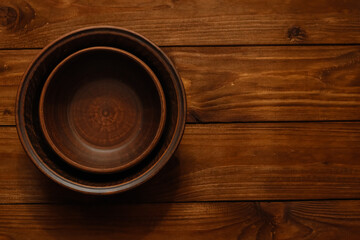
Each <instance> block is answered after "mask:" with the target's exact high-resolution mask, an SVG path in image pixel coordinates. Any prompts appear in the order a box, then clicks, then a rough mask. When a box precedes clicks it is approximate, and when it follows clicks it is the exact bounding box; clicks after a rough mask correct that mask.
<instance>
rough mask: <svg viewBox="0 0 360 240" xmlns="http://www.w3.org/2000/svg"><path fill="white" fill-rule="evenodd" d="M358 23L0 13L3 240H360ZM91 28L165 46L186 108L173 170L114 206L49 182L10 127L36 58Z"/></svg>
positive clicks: (130, 5) (30, 0)
mask: <svg viewBox="0 0 360 240" xmlns="http://www.w3.org/2000/svg"><path fill="white" fill-rule="evenodd" d="M359 16H360V1H358V0H340V1H338V0H330V1H329V0H313V1H302V0H289V1H283V0H272V1H266V0H255V1H248V0H240V1H231V0H227V1H216V0H208V1H204V0H181V1H176V0H157V1H148V0H134V1H129V0H113V1H108V0H99V1H87V0H74V1H53V0H0V49H2V50H0V240H5V239H6V240H10V239H11V240H14V239H20V240H21V239H99V238H101V239H119V238H122V239H151V240H153V239H261V240H262V239H264V240H267V239H324V240H325V239H326V240H328V239H358V238H359V236H360V230H359V229H360V219H359V216H360V177H359V176H360V161H359V160H360V111H359V110H360V17H359ZM92 25H115V26H120V27H126V28H129V29H131V30H134V31H137V32H139V33H140V34H143V35H145V36H146V37H148V38H150V39H151V40H153V41H154V42H155V43H156V44H158V45H160V46H162V48H163V50H165V52H166V53H167V54H168V55H169V56H170V58H171V59H172V60H173V61H174V63H175V65H176V67H177V69H178V70H179V73H180V75H181V77H182V81H183V83H184V85H185V89H186V93H187V101H188V118H187V122H188V123H189V124H188V125H187V127H186V131H185V135H184V138H183V141H182V142H181V145H180V147H179V149H178V151H177V152H176V154H175V156H174V157H173V159H172V160H171V161H170V162H169V163H168V164H167V166H166V167H165V168H164V169H163V170H162V171H161V172H160V173H159V174H158V175H157V176H155V177H154V179H152V180H150V181H149V182H148V183H146V184H144V185H143V186H141V187H139V188H137V189H135V190H132V191H130V192H128V193H125V194H120V195H117V196H112V197H89V196H85V195H82V194H79V193H75V192H71V191H69V190H67V189H64V188H62V187H61V186H58V185H57V184H55V183H53V182H51V181H50V180H48V179H47V178H46V177H45V176H43V175H42V174H41V173H40V172H39V171H38V170H37V169H36V168H35V166H34V165H33V164H32V163H31V161H30V160H29V159H28V158H27V156H26V154H25V152H24V151H23V149H22V147H21V145H20V142H19V140H18V137H17V134H16V130H15V127H14V124H15V121H14V105H15V96H16V91H17V87H18V85H19V82H20V79H21V76H22V74H23V73H24V71H25V69H26V67H27V66H28V65H29V63H30V62H31V60H32V59H33V58H34V57H35V55H36V54H37V53H38V52H39V48H42V47H44V46H45V45H46V44H48V43H49V42H50V41H51V40H53V39H56V38H57V37H59V36H60V35H62V34H64V33H67V32H68V31H71V30H75V29H78V28H81V27H85V26H92ZM34 48H37V49H34ZM241 122H248V123H241ZM193 123H197V124H193ZM211 123H216V124H211ZM335 199H336V200H335ZM284 200H286V201H284ZM308 200H314V201H308ZM269 201H270V202H269Z"/></svg>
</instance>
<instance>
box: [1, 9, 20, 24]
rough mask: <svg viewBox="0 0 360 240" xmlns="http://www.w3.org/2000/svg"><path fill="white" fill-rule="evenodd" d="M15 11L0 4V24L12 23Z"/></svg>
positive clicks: (14, 19) (14, 20)
mask: <svg viewBox="0 0 360 240" xmlns="http://www.w3.org/2000/svg"><path fill="white" fill-rule="evenodd" d="M16 19H17V12H16V10H15V9H14V8H12V7H5V6H0V24H1V25H2V26H4V27H6V26H11V25H14V24H15V22H16Z"/></svg>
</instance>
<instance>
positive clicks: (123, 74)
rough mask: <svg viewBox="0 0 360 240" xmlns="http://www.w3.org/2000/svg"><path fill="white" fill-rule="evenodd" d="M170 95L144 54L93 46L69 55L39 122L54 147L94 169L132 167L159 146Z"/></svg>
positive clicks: (49, 87)
mask: <svg viewBox="0 0 360 240" xmlns="http://www.w3.org/2000/svg"><path fill="white" fill-rule="evenodd" d="M165 109H166V106H165V96H164V93H163V91H162V88H161V85H160V82H159V80H158V79H157V77H156V76H155V74H154V73H153V71H152V70H151V69H150V68H149V67H148V66H147V65H146V64H145V63H144V62H143V61H141V60H140V59H139V58H137V57H136V56H134V55H132V54H130V53H128V52H125V51H123V50H120V49H117V48H111V47H92V48H87V49H83V50H80V51H78V52H76V53H73V54H71V55H70V56H68V57H67V58H65V59H64V60H63V61H62V62H61V63H60V64H59V65H57V66H56V68H55V69H54V70H53V71H52V72H51V74H50V76H49V77H48V79H47V80H46V82H45V85H44V87H43V90H42V93H41V97H40V108H39V113H40V124H41V127H42V130H43V133H44V135H45V138H46V140H47V141H48V143H49V144H50V146H51V147H52V148H53V150H54V151H55V152H56V153H57V154H58V155H59V156H60V157H61V158H62V159H64V160H65V161H67V162H68V163H69V164H71V165H73V166H75V167H78V168H80V169H82V170H85V171H90V172H94V173H112V172H116V171H120V170H125V169H127V168H129V167H132V166H133V165H135V164H136V163H138V162H139V161H141V160H142V159H144V157H145V156H147V155H148V154H149V152H150V151H151V150H152V149H153V148H154V147H155V145H156V143H157V142H158V140H159V138H160V136H161V132H162V129H163V126H164V124H165Z"/></svg>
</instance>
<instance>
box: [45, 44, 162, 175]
mask: <svg viewBox="0 0 360 240" xmlns="http://www.w3.org/2000/svg"><path fill="white" fill-rule="evenodd" d="M98 50H105V51H110V52H115V53H119V54H121V55H123V56H126V57H129V58H131V59H132V60H134V62H136V63H137V64H138V65H139V66H141V67H142V68H143V69H145V71H146V72H147V74H148V75H149V76H150V77H151V79H152V82H153V83H154V84H155V87H156V90H157V93H158V95H159V99H160V108H161V116H160V121H159V124H158V126H157V130H156V133H155V136H154V138H153V139H152V141H151V142H150V143H149V144H148V146H147V147H146V148H145V150H144V151H143V152H142V153H141V154H140V155H138V156H137V157H136V158H135V159H133V160H131V161H130V162H128V163H126V164H123V165H120V166H118V167H108V168H95V167H90V166H86V165H83V164H80V163H78V162H76V161H74V160H73V159H72V158H70V157H69V156H67V155H66V154H64V153H63V152H62V151H61V150H60V149H59V148H58V146H57V144H55V142H54V141H53V139H52V137H51V136H50V133H49V131H48V128H47V124H46V120H45V116H44V104H46V103H45V96H46V92H47V90H48V87H49V85H50V83H51V82H52V80H53V79H54V77H55V75H56V74H57V73H59V71H60V70H61V68H62V67H64V65H65V64H67V63H68V62H69V61H71V59H73V58H74V57H77V56H79V55H81V54H83V53H88V52H92V51H98ZM39 117H40V118H39V120H40V126H41V129H42V131H43V133H44V136H45V139H46V141H47V142H48V143H49V145H50V147H51V148H52V149H53V150H54V151H55V153H56V154H57V155H58V156H60V157H61V158H62V159H63V160H64V161H66V162H67V163H69V164H70V165H72V166H74V167H77V168H78V169H81V170H83V171H88V172H91V173H99V174H100V173H101V174H109V173H115V172H119V171H123V170H126V169H128V168H130V167H133V166H134V165H136V164H137V163H139V162H140V161H141V160H143V159H144V158H145V157H146V156H147V155H148V154H149V153H150V152H151V151H152V150H153V149H154V147H155V146H156V144H157V143H158V141H159V139H160V137H161V134H162V132H163V129H164V126H165V120H166V101H165V95H164V91H163V89H162V86H161V84H160V82H159V79H158V78H157V76H156V75H155V73H154V72H153V71H152V70H151V69H150V67H149V66H148V65H146V64H145V63H144V62H143V61H142V60H141V59H140V58H138V57H136V56H135V55H133V54H131V53H129V52H127V51H124V50H122V49H118V48H114V47H108V46H95V47H89V48H84V49H81V50H79V51H77V52H74V53H72V54H70V55H69V56H67V57H66V58H64V59H63V60H62V61H61V62H60V63H59V64H58V65H57V66H56V67H55V68H54V69H53V70H52V72H51V73H50V75H49V76H48V78H47V79H46V81H45V84H44V86H43V89H42V91H41V95H40V102H39Z"/></svg>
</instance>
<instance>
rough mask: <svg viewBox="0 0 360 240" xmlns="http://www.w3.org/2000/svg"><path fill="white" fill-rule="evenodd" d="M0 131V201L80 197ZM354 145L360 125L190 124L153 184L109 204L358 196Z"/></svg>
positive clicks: (359, 170)
mask: <svg viewBox="0 0 360 240" xmlns="http://www.w3.org/2000/svg"><path fill="white" fill-rule="evenodd" d="M1 129H2V130H1V131H0V146H3V147H1V148H0V156H2V159H1V161H0V169H2V174H1V175H0V189H2V190H1V191H0V203H30V202H31V203H40V202H42V203H48V202H62V201H77V200H78V199H84V197H82V196H81V195H80V194H75V193H73V192H71V191H67V190H66V191H65V190H63V189H62V188H60V187H58V186H57V185H56V184H55V183H53V182H50V180H47V179H46V178H45V177H44V176H42V175H41V174H40V173H39V171H38V170H37V169H36V168H35V167H34V166H33V165H32V163H31V162H30V160H29V159H28V158H27V157H26V155H25V153H24V151H23V150H22V148H21V145H20V143H19V140H18V139H17V136H16V130H15V128H14V127H3V128H1ZM359 146H360V123H305V124H304V123H267V124H265V123H248V124H244V123H239V124H215V125H212V124H206V125H202V124H195V125H187V128H186V130H185V135H184V138H183V140H182V142H181V144H180V147H179V149H178V150H177V152H176V154H175V156H174V158H173V159H172V160H171V161H170V163H169V164H168V166H167V167H166V168H165V169H164V170H163V171H162V172H160V174H159V175H158V176H156V177H155V179H152V180H151V181H150V182H149V183H147V184H146V185H145V186H143V187H140V188H139V189H135V190H133V191H131V192H130V193H126V194H120V195H119V196H116V197H114V198H110V199H111V200H114V201H115V202H116V201H130V202H184V201H186V202H188V201H190V202H193V201H228V200H233V201H235V200H279V199H282V200H289V199H327V198H331V199H343V198H358V197H360V162H359V158H358V156H359V155H358V154H359V152H358V149H359ZM87 199H92V198H90V197H88V198H87ZM94 199H96V200H98V198H94ZM107 199H109V198H107Z"/></svg>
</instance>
